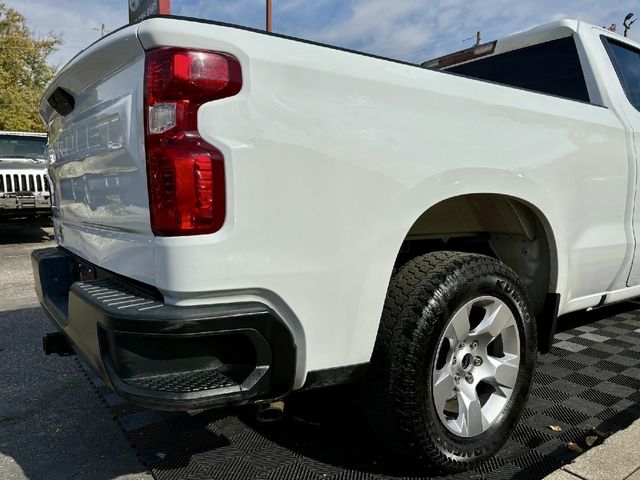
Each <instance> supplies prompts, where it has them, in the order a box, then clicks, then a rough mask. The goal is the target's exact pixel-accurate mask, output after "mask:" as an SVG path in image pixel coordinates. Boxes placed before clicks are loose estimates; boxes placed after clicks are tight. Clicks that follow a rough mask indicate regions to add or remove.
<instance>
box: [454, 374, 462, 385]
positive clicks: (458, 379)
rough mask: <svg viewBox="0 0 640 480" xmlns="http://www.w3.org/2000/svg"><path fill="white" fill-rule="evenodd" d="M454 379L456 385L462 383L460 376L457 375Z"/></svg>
mask: <svg viewBox="0 0 640 480" xmlns="http://www.w3.org/2000/svg"><path fill="white" fill-rule="evenodd" d="M453 379H454V380H455V381H456V383H460V375H458V374H457V373H456V374H455V375H454V376H453Z"/></svg>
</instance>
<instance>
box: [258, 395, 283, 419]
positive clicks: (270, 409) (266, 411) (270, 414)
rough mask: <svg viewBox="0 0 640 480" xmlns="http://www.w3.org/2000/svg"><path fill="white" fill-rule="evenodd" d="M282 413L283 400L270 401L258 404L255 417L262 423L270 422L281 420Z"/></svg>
mask: <svg viewBox="0 0 640 480" xmlns="http://www.w3.org/2000/svg"><path fill="white" fill-rule="evenodd" d="M283 415H284V402H283V401H281V400H280V401H278V402H271V403H263V404H261V405H258V412H257V414H256V418H257V419H258V421H259V422H262V423H272V422H277V421H279V420H282V416H283Z"/></svg>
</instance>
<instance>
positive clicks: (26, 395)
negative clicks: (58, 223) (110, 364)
mask: <svg viewBox="0 0 640 480" xmlns="http://www.w3.org/2000/svg"><path fill="white" fill-rule="evenodd" d="M52 233H53V232H52V229H50V228H45V229H41V228H37V227H22V226H17V225H16V226H2V225H0V479H2V480H6V479H16V480H17V479H46V480H58V479H61V480H62V479H65V480H67V479H92V480H103V479H114V478H115V479H122V480H142V479H145V480H146V479H150V478H151V476H150V475H148V474H147V473H146V472H145V468H144V467H143V466H142V465H141V464H140V462H139V461H138V459H137V457H136V453H135V451H134V449H132V448H131V446H130V445H129V443H128V441H127V440H126V437H125V435H123V433H122V431H121V430H120V427H119V426H118V425H117V423H115V422H114V421H113V420H112V418H111V416H110V414H109V410H108V409H106V408H105V407H104V405H103V404H102V403H101V400H100V397H99V396H98V395H97V394H96V393H95V392H94V390H93V389H92V387H91V384H90V383H89V382H88V381H87V379H86V377H85V376H84V373H83V372H82V370H81V369H80V368H79V366H78V363H77V360H76V359H75V357H58V356H46V355H44V353H43V352H42V335H43V334H45V333H47V332H51V331H53V327H52V326H50V324H49V321H48V320H47V319H46V317H45V315H44V313H43V312H42V310H41V309H40V307H39V306H38V302H37V299H36V296H35V293H34V290H33V277H32V273H31V262H30V253H31V251H32V250H34V249H36V248H44V247H48V246H53V241H52Z"/></svg>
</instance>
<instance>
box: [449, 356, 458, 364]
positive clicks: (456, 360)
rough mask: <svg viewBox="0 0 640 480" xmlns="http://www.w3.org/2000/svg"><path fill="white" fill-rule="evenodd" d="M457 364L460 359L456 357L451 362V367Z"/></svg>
mask: <svg viewBox="0 0 640 480" xmlns="http://www.w3.org/2000/svg"><path fill="white" fill-rule="evenodd" d="M456 363H458V359H457V358H456V357H453V360H451V365H455V364H456Z"/></svg>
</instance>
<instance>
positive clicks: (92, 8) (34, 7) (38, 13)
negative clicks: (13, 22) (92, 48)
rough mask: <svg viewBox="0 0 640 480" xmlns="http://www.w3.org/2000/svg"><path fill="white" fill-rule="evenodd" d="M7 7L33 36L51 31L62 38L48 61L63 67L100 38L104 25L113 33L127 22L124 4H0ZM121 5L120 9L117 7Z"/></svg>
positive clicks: (62, 0)
mask: <svg viewBox="0 0 640 480" xmlns="http://www.w3.org/2000/svg"><path fill="white" fill-rule="evenodd" d="M3 3H5V5H6V6H8V7H11V8H14V9H15V10H17V11H19V12H20V13H22V14H23V15H24V16H25V17H26V19H27V23H28V25H29V27H30V28H31V29H32V30H33V31H34V32H35V34H36V35H39V36H44V35H46V34H47V33H48V32H50V31H52V32H55V33H57V34H61V35H62V37H63V39H64V45H63V46H62V47H61V48H60V49H59V50H58V52H56V53H55V54H53V55H52V56H51V57H50V59H49V61H50V63H51V64H53V65H63V64H65V63H66V62H67V61H69V60H70V59H71V58H72V57H73V56H74V55H75V54H76V53H78V52H79V51H80V50H82V49H83V48H86V47H87V46H88V45H90V44H91V43H93V42H94V41H96V40H97V39H98V38H100V33H99V32H98V31H96V30H94V29H98V30H99V29H100V27H101V24H102V23H104V24H105V26H106V28H107V29H108V30H114V29H116V28H118V27H120V26H122V25H124V24H125V23H127V22H128V10H127V4H126V2H124V1H122V2H120V1H118V2H114V3H115V5H114V3H112V2H104V1H102V0H58V1H56V2H51V1H48V0H30V1H29V2H24V0H3ZM120 3H122V5H120Z"/></svg>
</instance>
